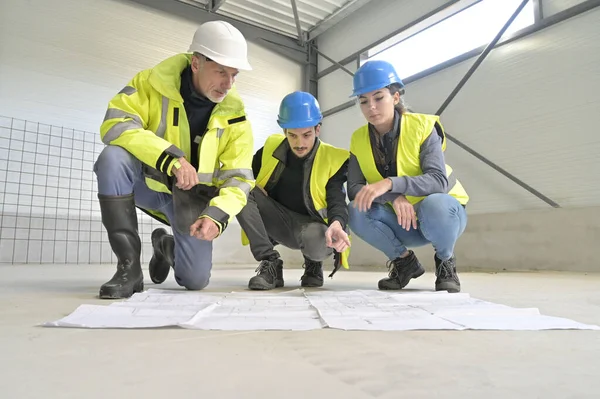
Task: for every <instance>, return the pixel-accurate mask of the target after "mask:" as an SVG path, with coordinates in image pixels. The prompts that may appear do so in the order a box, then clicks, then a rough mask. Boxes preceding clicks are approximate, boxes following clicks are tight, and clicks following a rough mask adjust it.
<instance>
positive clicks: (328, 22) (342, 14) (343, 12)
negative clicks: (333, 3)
mask: <svg viewBox="0 0 600 399" xmlns="http://www.w3.org/2000/svg"><path fill="white" fill-rule="evenodd" d="M371 1H373V0H351V1H350V2H348V3H347V4H344V5H343V6H342V7H341V8H340V9H339V10H337V11H336V12H334V13H333V14H331V15H330V16H328V17H327V18H325V19H324V20H323V21H321V22H320V23H319V24H317V26H315V27H314V28H312V29H311V30H310V31H309V32H308V40H313V39H315V38H316V37H317V36H319V35H320V34H322V33H324V32H325V31H327V30H329V29H331V28H333V27H334V26H335V25H337V24H338V23H339V22H341V21H342V20H343V19H344V18H346V17H347V16H349V15H350V14H352V13H353V12H355V11H356V10H358V9H359V8H361V7H363V6H365V5H367V4H368V3H369V2H371Z"/></svg>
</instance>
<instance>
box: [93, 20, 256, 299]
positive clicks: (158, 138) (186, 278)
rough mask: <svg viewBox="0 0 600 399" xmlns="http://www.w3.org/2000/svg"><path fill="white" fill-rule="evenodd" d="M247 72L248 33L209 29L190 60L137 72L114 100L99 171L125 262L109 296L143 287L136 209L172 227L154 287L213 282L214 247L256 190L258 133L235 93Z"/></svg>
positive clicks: (154, 267) (163, 239) (104, 205)
mask: <svg viewBox="0 0 600 399" xmlns="http://www.w3.org/2000/svg"><path fill="white" fill-rule="evenodd" d="M240 70H251V67H250V64H249V63H248V59H247V43H246V40H245V38H244V36H243V35H242V33H241V32H240V31H239V30H238V29H236V28H235V27H234V26H232V25H231V24H229V23H227V22H223V21H212V22H207V23H205V24H203V25H201V26H200V27H199V28H198V30H197V31H196V33H195V35H194V37H193V40H192V43H191V45H190V48H189V52H188V53H183V54H178V55H175V56H173V57H170V58H168V59H166V60H165V61H163V62H161V63H159V64H158V65H156V66H155V67H153V68H151V69H148V70H144V71H142V72H140V73H138V74H137V75H136V76H135V77H134V78H133V79H132V80H131V81H130V82H129V83H128V84H127V85H126V86H125V87H124V88H123V89H122V90H121V91H120V92H119V93H118V94H117V95H116V96H115V97H114V98H113V99H112V100H110V102H109V104H108V110H107V112H106V116H105V117H104V122H103V123H102V126H101V127H100V135H101V138H102V141H103V142H104V143H105V144H107V146H106V147H105V148H104V150H103V151H102V153H101V154H100V156H99V157H98V159H97V161H96V163H95V165H94V171H95V173H96V176H97V180H98V199H99V202H100V210H101V213H102V223H103V225H104V227H105V228H106V231H107V233H108V239H109V242H110V245H111V247H112V250H113V252H114V253H115V255H116V257H117V259H118V264H117V271H116V273H115V274H114V276H113V277H112V278H111V279H110V281H108V282H106V283H105V284H103V285H102V286H101V287H100V295H99V296H100V298H127V297H130V296H131V295H133V294H134V293H135V292H140V291H142V290H143V287H144V275H143V273H142V268H141V265H140V252H141V247H142V245H141V240H140V236H139V234H138V223H137V217H136V207H137V208H139V209H141V210H142V211H144V212H146V213H147V214H149V215H151V216H152V217H154V218H156V219H158V220H160V221H161V222H163V223H165V224H166V225H170V226H172V227H173V235H170V234H168V233H167V231H166V230H165V229H163V228H159V229H156V230H154V231H153V232H152V237H151V240H152V246H153V248H154V255H153V257H152V259H151V260H150V264H149V274H150V278H151V280H152V281H153V282H154V283H156V284H160V283H162V282H163V281H164V280H165V279H166V278H167V276H168V274H169V271H170V269H171V268H173V269H174V274H175V280H176V281H177V283H178V284H179V285H181V286H184V287H186V288H187V289H190V290H200V289H203V288H204V287H206V285H208V282H209V278H210V272H211V268H212V241H213V240H214V239H215V238H217V237H218V236H219V235H220V234H221V233H222V232H223V231H224V230H225V228H226V227H227V224H228V222H229V221H230V219H231V218H232V217H235V216H236V215H237V214H238V213H239V212H240V210H241V209H242V208H243V207H244V206H245V205H246V202H247V198H248V193H249V192H250V190H251V189H252V188H253V187H254V177H253V174H252V153H253V138H252V130H251V127H250V123H249V122H248V120H246V113H245V110H244V104H243V103H242V100H241V98H240V97H239V95H238V94H237V92H236V90H235V87H234V82H235V79H236V76H237V74H238V72H239V71H240Z"/></svg>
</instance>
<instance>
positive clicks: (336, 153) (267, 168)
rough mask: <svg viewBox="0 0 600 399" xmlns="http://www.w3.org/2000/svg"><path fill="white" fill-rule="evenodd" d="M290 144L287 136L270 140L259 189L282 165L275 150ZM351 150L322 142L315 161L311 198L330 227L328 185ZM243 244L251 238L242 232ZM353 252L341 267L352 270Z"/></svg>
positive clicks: (311, 182) (262, 167)
mask: <svg viewBox="0 0 600 399" xmlns="http://www.w3.org/2000/svg"><path fill="white" fill-rule="evenodd" d="M284 140H286V138H285V136H284V135H283V134H279V133H277V134H273V135H271V136H269V137H268V138H267V140H266V141H265V145H264V147H263V152H262V163H261V168H260V171H259V172H258V176H256V185H257V186H259V187H261V188H265V186H266V185H267V183H268V182H269V179H270V178H271V175H272V174H273V171H275V168H276V167H277V165H278V164H279V160H278V159H277V158H275V157H274V156H273V153H274V152H275V150H276V149H277V148H278V147H279V146H280V145H281V144H282V142H283V141H284ZM348 157H349V153H348V150H345V149H342V148H337V147H334V146H332V145H330V144H327V143H324V142H322V141H321V142H320V143H319V147H318V148H317V152H316V154H315V158H314V160H313V164H312V168H311V173H310V194H311V197H312V202H313V205H314V207H315V210H316V211H317V213H318V214H319V217H321V219H322V220H323V222H324V223H325V224H327V191H326V186H327V182H328V181H329V179H331V177H332V176H333V175H335V174H336V172H337V171H339V170H340V168H341V167H342V165H343V164H344V162H346V161H347V160H348ZM242 244H243V245H248V244H249V241H248V237H246V234H245V233H244V231H243V230H242ZM349 255H350V248H348V249H346V250H345V251H344V252H342V254H341V261H342V262H341V263H342V266H344V268H346V269H348V268H349V265H348V256H349Z"/></svg>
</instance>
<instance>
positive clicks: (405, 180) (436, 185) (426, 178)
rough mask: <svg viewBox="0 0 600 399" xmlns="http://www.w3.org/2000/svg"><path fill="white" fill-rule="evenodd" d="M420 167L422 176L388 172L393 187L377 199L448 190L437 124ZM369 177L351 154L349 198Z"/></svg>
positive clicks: (424, 145)
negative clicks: (391, 174) (398, 174)
mask: <svg viewBox="0 0 600 399" xmlns="http://www.w3.org/2000/svg"><path fill="white" fill-rule="evenodd" d="M386 134H402V132H400V131H397V132H393V131H391V132H388V133H386ZM419 160H420V163H421V170H422V171H423V174H422V175H420V176H389V178H390V179H391V180H392V189H391V191H389V192H387V193H385V194H383V195H382V196H380V197H378V198H376V199H375V201H376V202H379V203H385V202H388V201H393V200H394V199H396V197H398V195H409V196H416V197H418V196H426V195H430V194H434V193H446V192H447V191H448V176H446V166H445V160H444V153H443V152H442V139H441V137H440V136H439V135H438V132H437V130H436V128H435V127H434V128H433V131H432V132H431V134H430V135H429V137H428V138H427V139H426V140H425V141H424V142H423V144H422V145H421V151H420V153H419ZM366 184H367V183H366V179H365V176H364V174H363V173H362V171H361V169H360V166H359V164H358V159H356V156H355V155H354V154H352V153H351V154H350V163H349V165H348V198H349V199H350V200H351V201H352V200H354V198H355V197H356V195H357V194H358V192H359V191H360V190H361V188H362V187H363V186H365V185H366Z"/></svg>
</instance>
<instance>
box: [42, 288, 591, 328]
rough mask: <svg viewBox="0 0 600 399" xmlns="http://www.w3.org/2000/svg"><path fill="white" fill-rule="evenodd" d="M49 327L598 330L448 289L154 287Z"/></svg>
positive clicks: (91, 307)
mask: <svg viewBox="0 0 600 399" xmlns="http://www.w3.org/2000/svg"><path fill="white" fill-rule="evenodd" d="M43 325H44V326H52V327H78V328H156V327H169V326H177V327H182V328H188V329H198V330H228V331H252V330H316V329H322V328H333V329H340V330H372V331H406V330H550V329H577V330H600V327H599V326H595V325H587V324H582V323H578V322H576V321H573V320H569V319H565V318H559V317H551V316H545V315H542V314H540V312H539V310H538V309H537V308H513V307H510V306H505V305H501V304H496V303H492V302H487V301H482V300H480V299H476V298H472V297H471V296H470V295H469V294H466V293H459V294H449V293H447V292H418V293H406V292H391V293H388V292H383V291H377V290H373V291H369V290H357V291H326V290H316V291H304V290H302V289H297V290H292V291H287V292H251V291H245V292H231V293H198V292H187V291H171V290H156V289H150V290H148V291H145V292H142V293H138V294H135V295H133V296H132V297H131V298H129V299H127V300H125V301H121V302H113V303H111V304H110V305H106V306H105V305H81V306H79V307H78V308H77V309H75V311H74V312H73V313H71V314H70V315H68V316H66V317H64V318H62V319H60V320H57V321H53V322H48V323H44V324H43Z"/></svg>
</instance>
